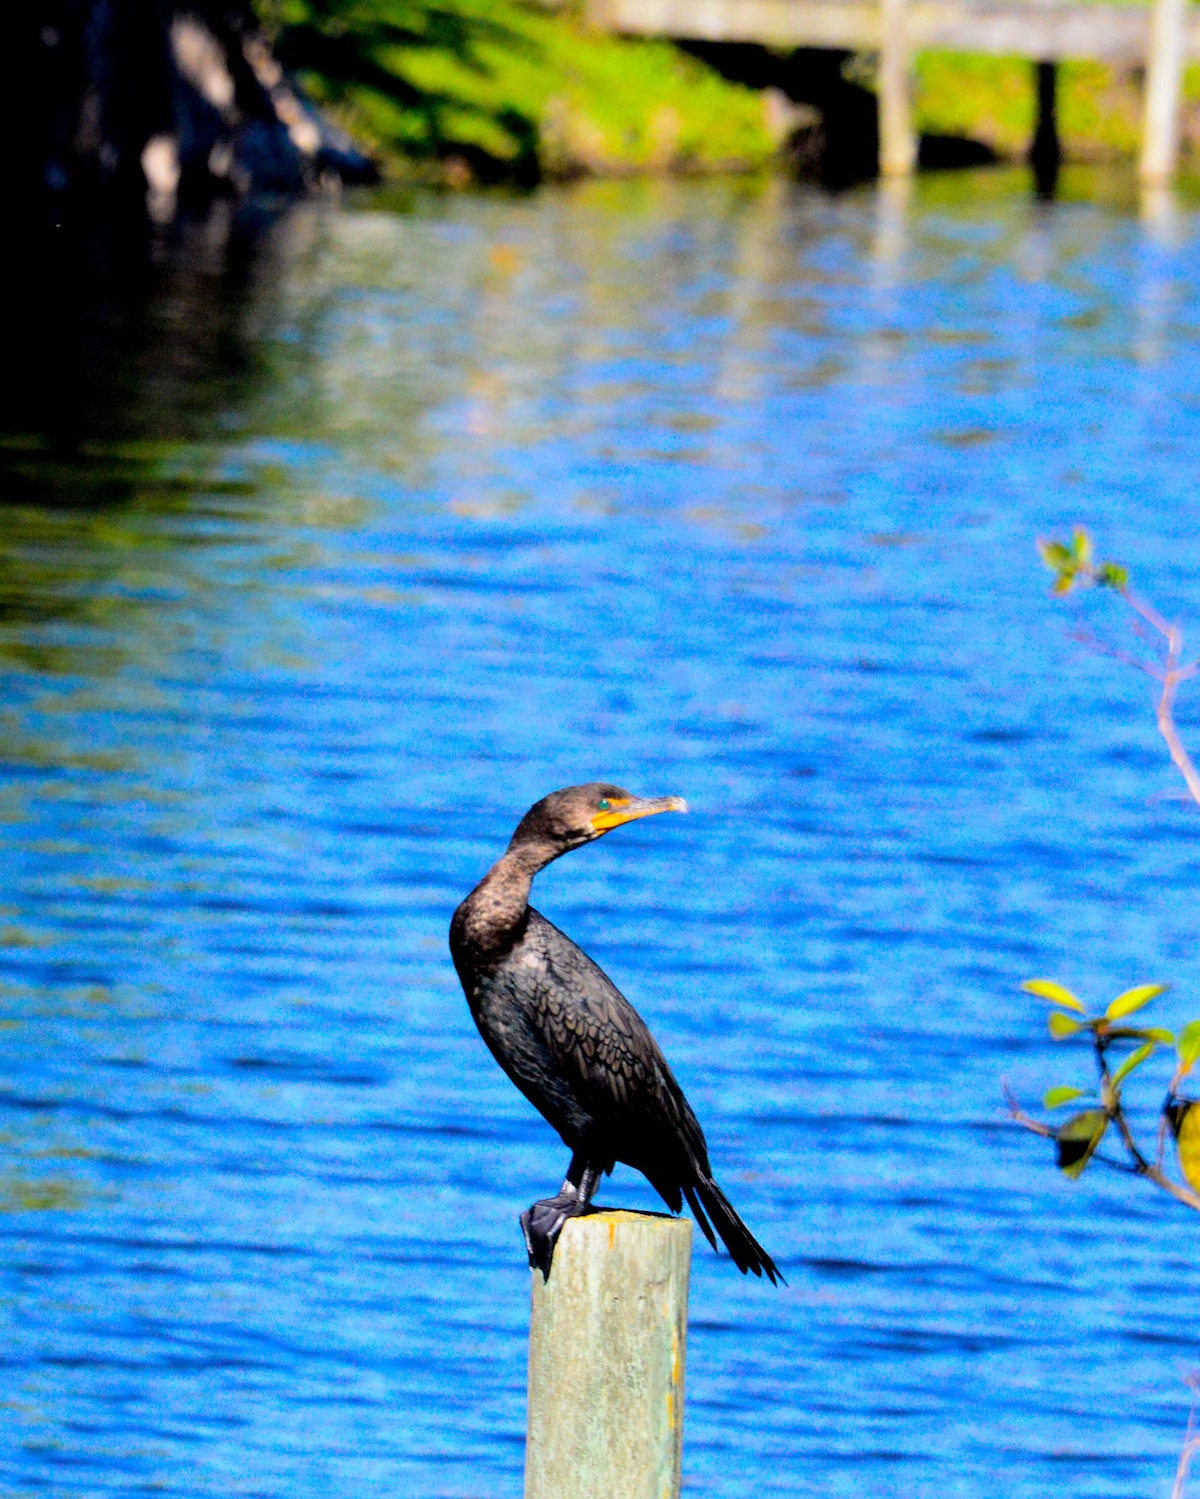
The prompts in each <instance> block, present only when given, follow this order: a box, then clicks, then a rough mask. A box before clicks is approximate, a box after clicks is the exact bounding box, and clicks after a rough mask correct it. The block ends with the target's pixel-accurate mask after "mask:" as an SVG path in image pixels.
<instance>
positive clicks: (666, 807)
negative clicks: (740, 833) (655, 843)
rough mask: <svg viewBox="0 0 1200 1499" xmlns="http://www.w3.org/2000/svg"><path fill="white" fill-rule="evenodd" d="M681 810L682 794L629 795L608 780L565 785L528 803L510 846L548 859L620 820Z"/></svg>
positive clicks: (601, 833)
mask: <svg viewBox="0 0 1200 1499" xmlns="http://www.w3.org/2000/svg"><path fill="white" fill-rule="evenodd" d="M686 811H687V802H685V801H684V799H683V798H682V797H681V796H649V797H647V796H634V794H633V793H632V792H631V791H626V790H624V788H623V787H621V786H613V785H611V784H610V783H609V782H607V781H591V782H589V783H588V784H587V785H586V786H566V787H564V788H563V790H561V791H552V792H551V793H550V795H549V796H544V797H543V798H542V799H541V801H540V802H535V803H534V805H533V806H532V807H530V809H529V811H528V812H526V814H525V816H524V817H522V819H521V821H520V822H519V823H518V824H517V830H516V832H515V833H514V834H513V835H512V842H511V843H510V844H509V850H510V852H511V851H514V850H517V849H531V850H532V849H537V850H539V851H540V852H543V853H544V855H545V858H544V860H543V862H545V863H547V864H548V863H549V862H550V860H551V859H557V858H558V856H559V855H560V854H565V853H568V852H569V851H570V850H571V849H573V848H578V847H579V846H580V845H581V844H584V843H591V842H592V841H593V840H594V839H596V838H601V837H603V836H604V834H605V833H607V832H610V831H611V830H612V829H613V828H618V827H620V826H621V824H622V823H623V822H634V821H635V820H636V819H637V818H639V817H653V816H654V815H655V813H656V812H686Z"/></svg>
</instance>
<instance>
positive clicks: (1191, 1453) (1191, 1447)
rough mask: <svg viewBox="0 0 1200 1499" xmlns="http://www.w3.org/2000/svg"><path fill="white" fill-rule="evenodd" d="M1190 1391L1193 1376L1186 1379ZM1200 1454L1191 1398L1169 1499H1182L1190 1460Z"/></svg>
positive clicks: (1193, 1400)
mask: <svg viewBox="0 0 1200 1499" xmlns="http://www.w3.org/2000/svg"><path fill="white" fill-rule="evenodd" d="M1188 1383H1189V1384H1190V1385H1191V1387H1192V1389H1193V1390H1195V1389H1196V1382H1195V1376H1194V1375H1193V1376H1191V1377H1190V1378H1189V1379H1188ZM1197 1452H1200V1436H1197V1435H1196V1401H1195V1397H1194V1396H1193V1399H1192V1408H1191V1410H1190V1411H1189V1412H1188V1424H1187V1431H1186V1433H1185V1434H1184V1439H1183V1451H1182V1452H1181V1453H1180V1454H1179V1466H1178V1467H1177V1468H1176V1469H1175V1486H1174V1488H1172V1490H1171V1499H1183V1494H1184V1490H1185V1489H1186V1487H1187V1478H1188V1469H1189V1468H1190V1467H1191V1465H1192V1458H1193V1457H1195V1455H1196V1453H1197Z"/></svg>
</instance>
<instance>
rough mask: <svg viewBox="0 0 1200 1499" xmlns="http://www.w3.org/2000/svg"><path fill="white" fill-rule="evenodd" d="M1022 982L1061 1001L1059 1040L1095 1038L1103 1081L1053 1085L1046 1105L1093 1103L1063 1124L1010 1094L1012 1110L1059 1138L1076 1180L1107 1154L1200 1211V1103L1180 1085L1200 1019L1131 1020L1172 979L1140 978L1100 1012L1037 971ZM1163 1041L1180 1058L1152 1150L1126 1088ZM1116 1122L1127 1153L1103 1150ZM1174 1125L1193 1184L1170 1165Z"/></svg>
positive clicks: (1054, 1021)
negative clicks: (1174, 1023)
mask: <svg viewBox="0 0 1200 1499" xmlns="http://www.w3.org/2000/svg"><path fill="white" fill-rule="evenodd" d="M1021 987H1022V988H1023V989H1025V990H1026V992H1027V993H1029V994H1035V995H1037V996H1038V998H1039V999H1045V1000H1048V1001H1049V1002H1050V1004H1051V1005H1053V1006H1054V1008H1053V1009H1052V1010H1051V1012H1050V1015H1049V1017H1048V1020H1047V1026H1048V1029H1049V1031H1050V1035H1051V1037H1052V1038H1053V1039H1054V1040H1055V1041H1065V1040H1068V1039H1069V1038H1071V1037H1073V1036H1078V1037H1081V1038H1083V1039H1085V1040H1086V1041H1087V1042H1088V1044H1089V1045H1090V1047H1091V1050H1092V1055H1093V1059H1094V1061H1095V1066H1096V1082H1095V1085H1094V1086H1089V1085H1087V1084H1085V1086H1084V1087H1082V1088H1080V1087H1076V1086H1074V1085H1073V1084H1063V1085H1061V1086H1060V1087H1057V1088H1051V1089H1050V1090H1049V1091H1048V1092H1047V1093H1046V1096H1045V1097H1044V1098H1043V1100H1042V1107H1043V1108H1045V1109H1047V1110H1049V1111H1053V1110H1055V1109H1060V1108H1062V1107H1063V1106H1064V1105H1065V1104H1069V1103H1075V1102H1076V1101H1078V1100H1080V1099H1082V1100H1083V1102H1084V1103H1085V1104H1086V1107H1085V1108H1083V1109H1081V1110H1080V1111H1079V1112H1077V1113H1074V1114H1072V1115H1071V1117H1070V1118H1069V1119H1068V1120H1067V1121H1066V1123H1065V1124H1060V1125H1057V1126H1055V1125H1051V1124H1047V1123H1043V1122H1042V1121H1041V1120H1037V1119H1031V1118H1030V1117H1029V1115H1028V1114H1026V1113H1025V1112H1024V1111H1023V1110H1022V1109H1021V1107H1020V1105H1019V1104H1018V1103H1017V1101H1016V1099H1015V1098H1013V1097H1012V1095H1011V1094H1009V1095H1008V1104H1009V1110H1010V1112H1011V1114H1012V1117H1013V1118H1014V1119H1015V1120H1016V1122H1017V1123H1018V1124H1020V1125H1022V1126H1023V1127H1024V1128H1025V1129H1028V1130H1032V1131H1033V1132H1034V1134H1038V1135H1042V1136H1044V1137H1045V1138H1046V1139H1049V1140H1053V1141H1054V1146H1055V1153H1056V1155H1057V1158H1058V1167H1059V1170H1060V1171H1062V1172H1063V1174H1064V1175H1065V1176H1068V1177H1070V1179H1071V1180H1072V1181H1077V1180H1078V1179H1079V1177H1081V1176H1082V1175H1083V1173H1084V1171H1085V1170H1086V1169H1087V1167H1088V1166H1089V1165H1090V1163H1091V1162H1092V1160H1093V1159H1099V1160H1102V1161H1104V1162H1105V1163H1106V1164H1107V1165H1110V1166H1113V1165H1115V1166H1120V1167H1121V1168H1122V1169H1124V1170H1126V1171H1130V1172H1132V1173H1133V1175H1135V1176H1144V1177H1145V1178H1146V1179H1147V1180H1148V1181H1151V1182H1153V1183H1154V1185H1155V1186H1156V1187H1161V1188H1162V1190H1163V1191H1164V1192H1169V1193H1170V1194H1171V1196H1172V1197H1174V1198H1176V1199H1177V1200H1178V1201H1180V1202H1182V1203H1185V1204H1186V1205H1187V1206H1188V1207H1190V1208H1195V1209H1197V1211H1200V1196H1198V1195H1197V1191H1200V1108H1197V1107H1196V1106H1195V1104H1194V1103H1193V1102H1192V1100H1191V1099H1188V1098H1184V1097H1183V1096H1182V1095H1181V1094H1180V1092H1179V1089H1180V1086H1181V1085H1182V1083H1183V1082H1184V1080H1185V1078H1187V1077H1188V1076H1189V1075H1190V1073H1191V1072H1192V1069H1193V1068H1194V1067H1195V1065H1196V1063H1197V1061H1200V1020H1193V1021H1191V1022H1190V1023H1189V1024H1188V1025H1186V1026H1184V1028H1183V1030H1182V1031H1180V1033H1179V1035H1178V1037H1176V1036H1175V1035H1174V1034H1173V1033H1172V1032H1171V1031H1167V1030H1162V1029H1161V1028H1159V1027H1158V1026H1141V1025H1136V1024H1135V1025H1129V1024H1128V1023H1127V1021H1128V1018H1129V1016H1130V1015H1133V1014H1135V1013H1136V1012H1137V1011H1138V1010H1140V1009H1143V1008H1144V1007H1145V1006H1146V1005H1148V1004H1149V1003H1150V1001H1151V1000H1152V999H1156V998H1157V997H1158V996H1159V995H1160V994H1162V993H1163V992H1164V991H1165V990H1166V987H1167V986H1166V984H1139V985H1138V986H1137V987H1136V988H1134V989H1127V990H1126V991H1125V993H1124V994H1118V995H1117V997H1116V999H1114V1000H1113V1001H1112V1003H1111V1004H1110V1005H1109V1006H1108V1007H1107V1008H1106V1009H1105V1010H1104V1012H1103V1013H1102V1014H1100V1015H1089V1014H1088V1013H1087V1010H1086V1008H1085V1007H1084V1005H1083V1003H1082V1001H1081V1000H1079V998H1078V997H1077V996H1076V995H1074V994H1072V993H1071V991H1070V990H1069V989H1065V988H1064V987H1063V986H1062V985H1061V984H1059V983H1055V982H1054V981H1053V980H1052V979H1030V980H1029V982H1028V983H1026V984H1023V985H1022V986H1021ZM1160 1046H1174V1047H1175V1051H1176V1058H1177V1060H1176V1066H1175V1070H1174V1073H1173V1075H1172V1077H1171V1080H1170V1082H1169V1083H1168V1084H1167V1097H1166V1102H1165V1103H1164V1104H1163V1106H1162V1124H1161V1126H1160V1128H1159V1131H1158V1141H1157V1146H1156V1148H1155V1149H1153V1150H1151V1149H1148V1148H1146V1147H1145V1146H1143V1145H1141V1144H1140V1143H1139V1142H1138V1140H1137V1138H1136V1136H1135V1135H1134V1132H1133V1129H1132V1127H1131V1125H1130V1122H1129V1117H1128V1114H1127V1112H1126V1108H1125V1102H1124V1096H1123V1094H1124V1086H1125V1082H1126V1080H1127V1079H1128V1078H1129V1077H1130V1076H1131V1074H1132V1073H1133V1072H1134V1071H1136V1069H1137V1068H1139V1067H1140V1066H1141V1065H1142V1064H1143V1063H1144V1062H1147V1061H1149V1059H1150V1058H1151V1057H1152V1056H1153V1055H1154V1053H1155V1052H1156V1051H1157V1050H1158V1048H1159V1047H1160ZM1123 1047H1125V1048H1129V1050H1128V1055H1126V1056H1125V1057H1124V1059H1123V1060H1122V1061H1121V1062H1120V1063H1119V1065H1117V1066H1115V1067H1114V1066H1113V1065H1112V1053H1113V1052H1114V1051H1115V1050H1117V1049H1119V1048H1123ZM1110 1127H1111V1129H1112V1131H1113V1134H1114V1135H1115V1137H1116V1139H1117V1141H1118V1145H1119V1148H1120V1150H1121V1152H1122V1155H1123V1157H1124V1159H1123V1160H1120V1161H1113V1160H1111V1159H1109V1158H1108V1157H1106V1156H1097V1151H1098V1149H1099V1147H1100V1143H1101V1141H1102V1140H1103V1139H1104V1137H1105V1135H1106V1134H1107V1133H1108V1132H1109V1129H1110ZM1168 1133H1170V1134H1171V1135H1172V1136H1173V1137H1174V1140H1175V1152H1176V1158H1177V1161H1178V1164H1179V1170H1180V1173H1181V1175H1182V1176H1183V1178H1184V1181H1185V1182H1187V1184H1188V1185H1187V1186H1186V1187H1184V1186H1181V1185H1180V1184H1179V1183H1178V1182H1176V1181H1173V1180H1172V1179H1171V1177H1169V1176H1168V1175H1167V1174H1166V1172H1165V1171H1164V1170H1163V1151H1164V1147H1165V1145H1166V1137H1167V1135H1168Z"/></svg>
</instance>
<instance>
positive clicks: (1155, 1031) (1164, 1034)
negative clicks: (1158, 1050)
mask: <svg viewBox="0 0 1200 1499" xmlns="http://www.w3.org/2000/svg"><path fill="white" fill-rule="evenodd" d="M1141 1034H1142V1035H1143V1036H1145V1038H1146V1040H1147V1041H1157V1042H1158V1044H1159V1045H1160V1046H1174V1045H1175V1032H1174V1031H1164V1030H1163V1029H1162V1027H1161V1026H1157V1025H1148V1026H1147V1027H1146V1029H1145V1030H1144V1031H1142V1032H1141Z"/></svg>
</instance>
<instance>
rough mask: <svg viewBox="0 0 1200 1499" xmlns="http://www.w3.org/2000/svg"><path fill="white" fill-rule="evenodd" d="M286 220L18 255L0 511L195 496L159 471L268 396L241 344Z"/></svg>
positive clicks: (258, 363) (210, 225)
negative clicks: (169, 455)
mask: <svg viewBox="0 0 1200 1499" xmlns="http://www.w3.org/2000/svg"><path fill="white" fill-rule="evenodd" d="M280 223H281V221H280V220H278V219H276V218H273V217H269V216H264V215H262V214H251V213H248V212H246V213H235V212H234V211H233V209H232V208H231V205H229V204H227V203H218V204H216V205H215V206H214V208H213V210H212V211H211V213H210V214H209V215H208V216H207V217H206V218H204V219H202V220H199V221H193V222H191V223H188V224H185V225H183V226H181V227H180V228H179V229H178V230H174V231H172V232H170V233H169V234H168V233H163V234H160V235H157V236H153V237H147V236H145V235H143V234H141V233H139V232H130V233H128V234H126V235H120V234H119V233H118V232H117V231H115V230H110V231H109V232H108V233H107V234H104V233H100V232H96V233H94V234H92V235H91V236H90V237H88V238H84V237H82V236H75V237H67V236H63V237H61V238H55V237H49V238H47V239H45V240H39V241H37V242H35V243H26V244H22V245H10V246H9V247H8V251H7V254H6V256H5V260H6V261H7V265H6V266H5V268H4V269H5V274H6V277H7V281H8V284H9V285H13V286H19V287H20V288H21V295H20V297H19V298H17V299H16V305H15V306H14V307H13V309H12V324H11V327H10V330H9V340H10V349H11V350H12V355H13V358H12V363H13V367H15V368H17V369H19V370H20V371H21V379H20V380H19V381H18V382H17V383H16V385H15V387H13V388H11V389H10V399H9V401H8V403H7V406H6V411H5V414H4V417H3V418H2V419H0V422H2V425H0V503H3V504H5V505H12V504H14V503H15V504H37V505H49V506H55V507H70V508H81V507H103V506H110V505H119V504H122V503H126V502H128V501H129V500H130V499H131V498H133V497H134V496H135V495H136V496H137V497H139V498H143V499H144V498H145V491H146V487H147V486H148V485H149V486H151V487H156V488H158V489H159V490H160V491H161V493H162V495H163V498H164V501H166V502H167V503H170V498H169V497H170V495H171V494H172V493H176V494H177V493H178V492H179V491H180V490H181V489H182V490H186V488H187V485H186V482H181V481H174V482H172V481H168V480H166V479H165V478H163V477H162V475H161V473H160V472H159V469H160V463H161V459H162V457H163V455H164V452H165V451H167V449H169V448H171V447H173V446H174V445H176V444H179V443H187V442H192V441H196V440H201V439H203V438H204V437H205V436H206V435H208V434H210V433H211V432H212V429H213V426H214V424H220V423H221V422H222V419H223V415H224V413H226V412H228V411H229V410H230V409H231V408H233V407H235V406H237V405H240V404H241V403H242V402H243V401H244V400H245V398H246V396H247V395H248V394H249V393H250V392H251V391H252V390H253V389H254V387H256V386H257V385H261V383H262V382H263V380H264V377H265V373H266V372H265V369H264V365H263V361H262V359H261V357H260V356H259V355H258V353H257V352H256V346H255V343H254V340H253V339H252V338H251V337H249V336H248V319H249V316H250V312H251V309H252V308H253V307H254V306H255V305H256V304H258V303H259V302H261V299H262V294H263V290H264V288H267V287H269V286H270V284H271V279H272V273H273V270H274V269H276V268H277V266H278V262H279V254H280V251H279V240H280Z"/></svg>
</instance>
